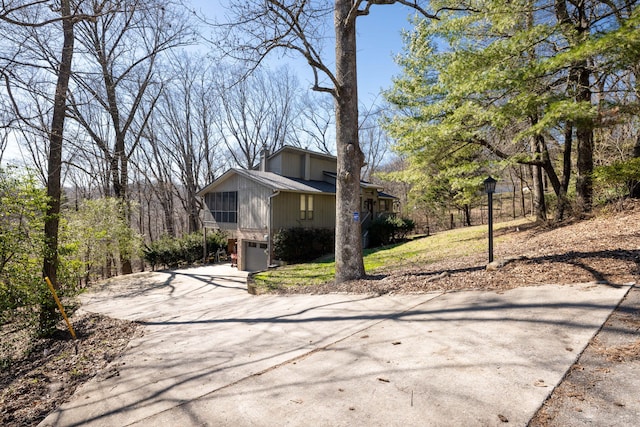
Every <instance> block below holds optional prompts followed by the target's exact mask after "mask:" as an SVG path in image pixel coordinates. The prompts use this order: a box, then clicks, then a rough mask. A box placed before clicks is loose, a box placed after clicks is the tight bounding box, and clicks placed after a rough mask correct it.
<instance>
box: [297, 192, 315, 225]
mask: <svg viewBox="0 0 640 427" xmlns="http://www.w3.org/2000/svg"><path fill="white" fill-rule="evenodd" d="M300 219H309V220H311V219H313V196H312V195H310V194H301V195H300Z"/></svg>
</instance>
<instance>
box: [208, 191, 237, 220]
mask: <svg viewBox="0 0 640 427" xmlns="http://www.w3.org/2000/svg"><path fill="white" fill-rule="evenodd" d="M205 201H206V203H207V206H208V207H209V210H210V211H211V215H212V216H213V218H214V219H215V220H216V222H234V223H235V222H238V192H237V191H221V192H218V193H207V195H206V196H205Z"/></svg>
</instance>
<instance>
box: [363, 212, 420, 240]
mask: <svg viewBox="0 0 640 427" xmlns="http://www.w3.org/2000/svg"><path fill="white" fill-rule="evenodd" d="M415 228H416V224H415V222H413V220H411V219H408V218H400V217H398V216H395V215H387V216H380V217H378V218H376V219H375V220H373V221H372V222H371V226H370V227H369V247H376V246H383V245H388V244H391V243H397V242H401V241H402V240H404V239H406V237H407V235H408V234H409V233H410V232H412V231H413V230H414V229H415Z"/></svg>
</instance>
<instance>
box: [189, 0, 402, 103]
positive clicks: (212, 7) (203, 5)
mask: <svg viewBox="0 0 640 427" xmlns="http://www.w3.org/2000/svg"><path fill="white" fill-rule="evenodd" d="M191 3H192V4H193V7H194V9H195V10H198V11H201V13H203V14H205V15H206V16H207V18H210V19H213V18H214V17H218V19H223V16H224V13H225V10H224V7H223V6H222V4H225V3H226V0H218V1H214V2H212V1H210V0H191ZM411 14H412V10H411V9H410V8H408V7H406V6H402V5H398V4H396V5H374V6H373V7H372V8H371V9H370V14H369V15H367V16H361V17H359V18H358V20H357V23H356V26H357V32H358V34H357V37H358V38H357V46H358V53H357V55H358V56H357V59H358V94H359V98H360V102H361V104H364V105H365V106H369V105H371V104H372V103H374V102H376V101H377V102H380V101H381V97H380V96H379V94H380V90H381V89H388V88H390V87H391V84H392V77H393V76H396V75H399V74H400V69H399V67H398V66H397V65H396V63H395V61H394V57H395V56H396V55H397V54H399V53H401V52H402V36H401V32H402V30H403V29H409V28H410V24H409V20H408V17H409V15H411ZM331 18H332V17H330V18H329V19H331ZM327 24H328V25H329V26H330V27H331V28H330V31H333V30H332V27H333V22H328V23H327ZM323 51H324V52H325V53H326V56H327V60H328V61H329V60H330V61H331V62H333V58H332V57H331V56H332V55H333V51H334V46H333V44H332V45H330V46H324V49H323ZM267 62H268V63H269V64H274V65H282V64H285V63H286V64H288V65H289V66H291V67H292V68H293V69H294V70H295V71H296V72H297V74H298V78H299V79H300V81H301V83H303V84H305V83H308V84H309V86H310V85H311V84H312V81H313V74H312V72H311V69H310V67H309V66H308V65H307V64H306V62H305V61H304V60H303V59H302V58H301V57H300V58H292V57H291V55H288V56H285V57H282V55H279V54H277V53H275V52H274V53H273V54H272V58H268V61H267Z"/></svg>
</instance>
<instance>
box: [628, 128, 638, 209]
mask: <svg viewBox="0 0 640 427" xmlns="http://www.w3.org/2000/svg"><path fill="white" fill-rule="evenodd" d="M633 157H634V158H635V159H637V158H640V133H639V134H638V136H637V137H636V145H635V146H634V147H633ZM628 185H629V196H631V197H633V198H634V199H640V180H637V179H634V180H631V181H630V182H629V184H628Z"/></svg>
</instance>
